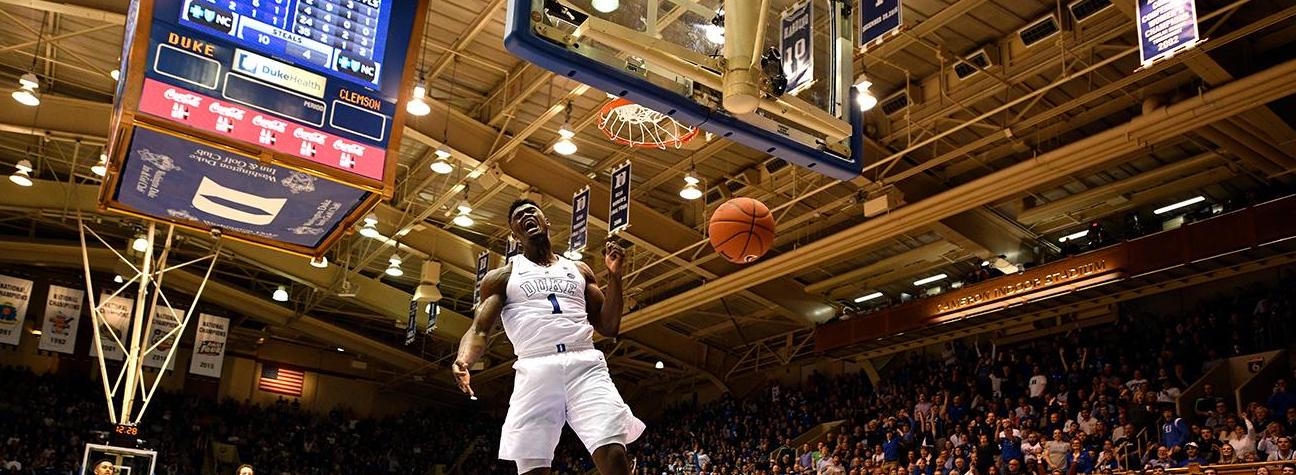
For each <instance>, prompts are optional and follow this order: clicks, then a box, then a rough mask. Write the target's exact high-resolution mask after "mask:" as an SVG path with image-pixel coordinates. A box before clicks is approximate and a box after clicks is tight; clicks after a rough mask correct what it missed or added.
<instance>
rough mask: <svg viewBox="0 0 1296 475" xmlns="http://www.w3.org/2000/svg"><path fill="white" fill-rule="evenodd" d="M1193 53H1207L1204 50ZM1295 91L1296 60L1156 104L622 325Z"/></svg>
mask: <svg viewBox="0 0 1296 475" xmlns="http://www.w3.org/2000/svg"><path fill="white" fill-rule="evenodd" d="M1188 54H1201V52H1200V51H1197V52H1195V53H1188ZM1293 92H1296V61H1287V62H1284V63H1281V64H1279V65H1276V66H1273V67H1271V68H1268V69H1266V70H1264V71H1260V72H1257V73H1255V74H1253V75H1251V76H1248V77H1246V78H1242V79H1239V80H1236V81H1234V82H1231V83H1228V84H1224V85H1221V86H1220V87H1217V88H1215V89H1212V90H1209V91H1206V92H1204V93H1203V94H1201V95H1200V96H1198V97H1194V98H1190V99H1187V100H1185V101H1183V102H1180V103H1177V104H1174V105H1171V106H1168V107H1162V108H1157V109H1154V110H1151V111H1148V112H1147V113H1145V114H1143V115H1142V116H1139V117H1136V118H1134V119H1133V120H1131V121H1130V122H1127V123H1125V124H1122V125H1119V126H1116V127H1113V128H1111V129H1108V130H1107V131H1104V132H1101V133H1098V134H1094V135H1091V136H1089V137H1086V138H1084V139H1081V140H1078V141H1076V142H1073V143H1071V144H1068V145H1065V146H1062V147H1060V148H1058V149H1055V150H1053V151H1050V152H1048V153H1045V154H1041V155H1039V156H1038V157H1036V158H1035V159H1033V160H1031V161H1027V162H1022V163H1019V164H1017V165H1013V166H1010V167H1007V168H1005V169H1003V170H1001V171H999V172H995V173H991V174H989V175H986V176H984V177H982V178H979V179H976V180H973V181H970V182H968V183H966V184H964V185H961V186H958V187H955V188H953V189H950V190H948V191H945V192H942V193H940V194H938V195H936V196H933V197H931V198H928V199H926V200H922V201H919V202H916V203H912V204H909V205H906V206H903V207H901V208H899V209H896V210H893V211H892V212H890V213H889V214H886V215H883V216H880V217H878V218H875V219H873V220H870V221H868V222H865V223H862V224H860V225H857V226H854V227H852V228H849V229H847V230H845V231H843V232H840V233H837V234H834V235H832V236H829V237H826V238H823V239H820V240H818V241H815V242H813V243H810V244H808V245H805V246H802V247H800V248H798V249H796V250H794V251H791V252H788V253H785V254H782V255H779V256H775V257H773V258H769V259H766V260H764V261H762V262H759V263H756V264H753V265H750V266H748V267H746V268H744V269H742V270H740V271H737V272H735V273H733V274H730V275H726V276H725V277H722V278H720V279H716V280H714V281H711V282H708V283H706V284H703V285H701V286H698V287H695V288H693V289H690V290H687V291H685V292H682V293H680V294H678V295H676V296H673V297H671V298H668V299H666V300H663V301H661V302H658V303H655V304H653V305H650V306H648V307H647V308H644V309H642V310H638V311H635V312H633V313H631V314H629V315H627V316H626V319H625V322H624V323H623V325H622V328H623V329H625V330H627V331H632V330H634V329H635V328H639V327H641V326H644V325H649V324H652V323H654V322H657V321H659V320H661V319H664V318H670V317H672V316H674V315H678V314H679V313H681V312H686V311H688V310H690V309H693V308H697V307H699V306H702V305H707V304H710V303H712V302H715V301H716V300H718V299H720V298H723V297H725V296H728V295H732V294H734V293H736V292H739V291H742V290H744V289H748V288H752V287H753V286H755V285H758V284H762V283H765V282H769V281H770V280H771V279H773V278H775V277H777V276H781V275H786V274H788V273H791V272H799V271H802V270H804V269H807V268H810V267H813V266H817V265H821V264H823V263H825V262H829V261H832V260H835V259H840V258H842V257H844V256H846V255H849V254H850V253H852V252H854V251H855V250H856V249H860V248H863V247H866V246H869V245H872V244H875V243H877V242H880V241H882V240H884V239H887V238H889V237H890V236H894V235H896V234H898V233H903V232H907V231H911V230H914V229H918V228H920V227H922V226H925V225H927V224H928V223H930V222H932V221H934V220H939V219H943V218H945V217H949V216H952V215H954V214H957V213H960V212H964V211H968V210H971V209H973V208H976V207H979V206H983V205H985V204H989V203H993V202H995V201H997V200H1001V199H1005V198H1008V197H1011V196H1013V195H1016V194H1017V193H1020V192H1023V191H1026V190H1028V189H1030V188H1031V187H1033V186H1037V185H1039V184H1041V183H1045V182H1048V181H1051V180H1056V179H1057V178H1058V177H1062V176H1066V175H1068V174H1070V173H1074V172H1078V171H1080V170H1085V169H1090V168H1093V167H1096V166H1100V165H1101V164H1103V163H1106V162H1107V161H1108V160H1113V159H1115V158H1117V157H1120V156H1122V155H1124V154H1127V153H1130V152H1133V151H1137V150H1140V149H1143V148H1144V147H1145V146H1148V145H1154V144H1157V143H1160V142H1162V141H1165V140H1167V139H1170V138H1172V137H1176V136H1179V135H1181V134H1182V133H1184V132H1186V131H1189V130H1192V129H1195V128H1197V127H1201V126H1203V125H1207V124H1210V123H1212V122H1216V121H1218V120H1221V119H1225V118H1228V117H1231V116H1233V115H1236V114H1238V113H1240V112H1243V111H1245V110H1248V109H1251V108H1254V107H1255V105H1256V104H1266V103H1269V102H1271V101H1274V100H1277V99H1280V98H1283V97H1286V96H1287V95H1290V94H1291V93H1293Z"/></svg>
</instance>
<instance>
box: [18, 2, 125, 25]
mask: <svg viewBox="0 0 1296 475" xmlns="http://www.w3.org/2000/svg"><path fill="white" fill-rule="evenodd" d="M129 3H130V2H126V1H123V0H73V1H69V2H50V1H46V0H0V5H16V6H20V7H27V8H30V9H33V10H39V11H45V12H50V13H57V14H60V15H67V16H71V17H76V18H86V19H90V20H97V21H102V22H104V23H111V24H114V25H125V24H126V7H127V6H128V5H129Z"/></svg>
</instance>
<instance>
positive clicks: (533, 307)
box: [500, 254, 594, 355]
mask: <svg viewBox="0 0 1296 475" xmlns="http://www.w3.org/2000/svg"><path fill="white" fill-rule="evenodd" d="M512 262H513V273H512V274H510V275H509V280H508V289H507V291H506V292H507V296H508V298H507V300H505V301H504V309H503V310H502V311H501V312H500V320H502V321H503V324H504V334H505V335H507V336H508V339H509V341H510V342H512V343H513V352H514V353H515V354H517V355H526V354H528V353H545V352H553V350H554V348H555V347H556V346H557V345H560V344H563V345H572V344H581V343H584V344H589V345H593V343H594V327H593V326H592V325H590V323H589V316H588V315H587V314H586V313H585V276H583V275H581V273H580V269H578V268H577V267H576V264H575V263H574V262H572V261H569V260H567V259H565V258H562V257H558V258H557V261H556V262H554V264H553V265H551V266H549V267H545V266H541V265H538V264H536V263H534V262H531V260H529V259H527V258H526V256H525V255H522V254H519V255H516V256H513V258H512Z"/></svg>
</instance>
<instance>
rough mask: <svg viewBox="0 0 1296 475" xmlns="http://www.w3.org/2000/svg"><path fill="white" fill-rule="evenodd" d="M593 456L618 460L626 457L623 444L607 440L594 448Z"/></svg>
mask: <svg viewBox="0 0 1296 475" xmlns="http://www.w3.org/2000/svg"><path fill="white" fill-rule="evenodd" d="M594 456H595V457H598V458H603V459H609V460H619V459H624V458H626V448H625V444H622V443H620V442H608V443H607V444H604V445H601V446H599V447H597V448H595V449H594Z"/></svg>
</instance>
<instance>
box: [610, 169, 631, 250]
mask: <svg viewBox="0 0 1296 475" xmlns="http://www.w3.org/2000/svg"><path fill="white" fill-rule="evenodd" d="M609 196H610V197H611V199H610V200H609V201H610V203H609V204H608V235H609V236H610V235H613V234H616V233H619V232H621V231H624V230H625V228H628V227H630V162H629V161H627V162H625V163H624V164H622V165H621V166H619V167H617V168H615V169H613V170H612V193H611V194H610V195H609Z"/></svg>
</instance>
